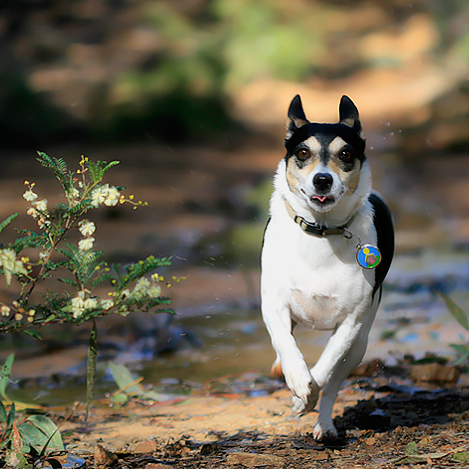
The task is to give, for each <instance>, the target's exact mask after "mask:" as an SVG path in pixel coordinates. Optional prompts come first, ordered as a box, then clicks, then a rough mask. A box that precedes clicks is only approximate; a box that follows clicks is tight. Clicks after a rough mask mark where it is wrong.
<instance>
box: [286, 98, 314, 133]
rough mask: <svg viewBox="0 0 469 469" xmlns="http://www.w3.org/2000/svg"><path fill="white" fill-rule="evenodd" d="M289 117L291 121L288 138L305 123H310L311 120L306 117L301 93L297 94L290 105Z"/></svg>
mask: <svg viewBox="0 0 469 469" xmlns="http://www.w3.org/2000/svg"><path fill="white" fill-rule="evenodd" d="M288 117H289V118H290V122H289V123H288V135H287V138H289V137H290V136H291V134H292V133H293V132H294V131H295V130H297V129H298V128H300V127H303V125H305V124H309V120H308V119H306V116H305V112H304V110H303V104H302V103H301V98H300V95H299V94H297V95H296V96H295V97H294V98H293V100H292V102H291V103H290V107H289V108H288Z"/></svg>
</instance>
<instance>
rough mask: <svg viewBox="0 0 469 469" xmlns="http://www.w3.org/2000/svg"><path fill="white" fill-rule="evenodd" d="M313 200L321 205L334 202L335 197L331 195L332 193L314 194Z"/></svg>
mask: <svg viewBox="0 0 469 469" xmlns="http://www.w3.org/2000/svg"><path fill="white" fill-rule="evenodd" d="M311 202H316V203H319V204H320V205H327V204H330V203H332V202H334V197H331V196H330V195H313V196H312V197H311Z"/></svg>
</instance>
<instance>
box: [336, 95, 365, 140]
mask: <svg viewBox="0 0 469 469" xmlns="http://www.w3.org/2000/svg"><path fill="white" fill-rule="evenodd" d="M339 119H340V120H339V124H344V125H347V126H348V127H352V129H354V130H355V131H356V132H357V134H359V135H361V133H362V125H361V123H360V119H359V116H358V109H357V106H355V104H353V101H352V100H351V99H350V98H349V97H348V96H345V95H344V96H342V99H341V100H340V105H339Z"/></svg>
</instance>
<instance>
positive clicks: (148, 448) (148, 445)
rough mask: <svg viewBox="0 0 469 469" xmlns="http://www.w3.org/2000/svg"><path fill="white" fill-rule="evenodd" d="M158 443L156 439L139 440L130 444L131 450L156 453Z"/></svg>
mask: <svg viewBox="0 0 469 469" xmlns="http://www.w3.org/2000/svg"><path fill="white" fill-rule="evenodd" d="M156 450H157V444H156V441H154V440H146V441H139V442H138V443H134V444H133V445H131V446H130V451H132V452H134V453H155V452H156Z"/></svg>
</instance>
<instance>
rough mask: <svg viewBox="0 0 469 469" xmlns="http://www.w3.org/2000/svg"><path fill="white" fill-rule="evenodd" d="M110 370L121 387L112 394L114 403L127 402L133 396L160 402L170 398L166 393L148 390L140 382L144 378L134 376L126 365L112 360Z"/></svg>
mask: <svg viewBox="0 0 469 469" xmlns="http://www.w3.org/2000/svg"><path fill="white" fill-rule="evenodd" d="M109 370H110V372H111V374H112V377H113V378H114V381H115V382H116V384H117V386H118V387H119V391H117V392H115V393H114V394H113V395H112V396H111V402H112V403H114V404H125V403H126V402H127V401H128V400H129V399H130V398H132V397H138V398H139V399H143V400H153V401H159V402H160V401H164V400H167V399H168V398H167V396H165V395H164V394H160V393H157V392H154V391H151V390H150V391H148V390H146V389H145V388H144V387H143V386H142V385H141V384H140V382H141V381H142V380H143V378H142V377H135V376H133V375H132V373H131V371H130V370H129V369H128V368H127V367H125V366H124V365H120V364H117V363H112V362H110V363H109Z"/></svg>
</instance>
